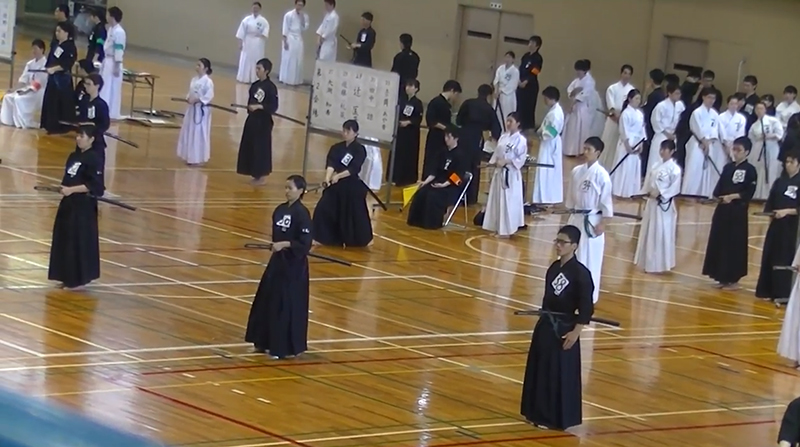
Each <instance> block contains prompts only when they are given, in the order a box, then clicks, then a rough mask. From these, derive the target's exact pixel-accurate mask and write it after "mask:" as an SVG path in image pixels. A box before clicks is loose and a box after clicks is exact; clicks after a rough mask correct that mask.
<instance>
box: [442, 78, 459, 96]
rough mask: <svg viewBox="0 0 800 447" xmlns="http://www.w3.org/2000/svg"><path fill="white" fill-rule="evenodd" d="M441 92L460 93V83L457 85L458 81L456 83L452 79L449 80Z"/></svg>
mask: <svg viewBox="0 0 800 447" xmlns="http://www.w3.org/2000/svg"><path fill="white" fill-rule="evenodd" d="M442 91H443V92H456V93H461V92H462V91H463V90H461V83H459V82H458V81H456V80H454V79H451V80H449V81H447V82H445V83H444V86H443V87H442Z"/></svg>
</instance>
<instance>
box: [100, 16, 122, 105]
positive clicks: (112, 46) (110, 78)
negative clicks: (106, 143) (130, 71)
mask: <svg viewBox="0 0 800 447" xmlns="http://www.w3.org/2000/svg"><path fill="white" fill-rule="evenodd" d="M106 19H107V20H108V37H107V38H106V41H105V43H104V44H103V51H104V53H105V58H103V65H102V68H101V69H100V73H102V75H103V83H104V85H105V86H106V88H104V89H103V90H102V93H101V94H102V96H103V99H104V100H105V102H106V103H108V111H109V113H111V119H112V120H119V119H122V115H120V109H121V106H122V71H123V69H122V60H123V59H124V57H125V47H126V45H127V43H126V40H127V37H126V35H125V30H124V29H122V25H120V22H122V10H121V9H119V8H117V7H116V6H112V7H111V8H108V12H107V13H106Z"/></svg>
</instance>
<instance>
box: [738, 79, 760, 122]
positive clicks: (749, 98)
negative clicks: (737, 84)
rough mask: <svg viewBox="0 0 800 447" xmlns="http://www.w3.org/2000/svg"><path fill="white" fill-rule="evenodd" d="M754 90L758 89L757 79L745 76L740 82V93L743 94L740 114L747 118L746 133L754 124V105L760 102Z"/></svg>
mask: <svg viewBox="0 0 800 447" xmlns="http://www.w3.org/2000/svg"><path fill="white" fill-rule="evenodd" d="M756 89H758V78H757V77H755V76H753V75H747V76H745V77H744V79H743V80H742V92H741V93H743V94H744V104H743V106H742V107H743V108H742V110H741V112H742V114H743V115H744V116H745V117H746V118H747V129H746V131H747V132H750V126H752V125H753V123H755V122H756V119H757V117H756V104H758V103H759V102H761V98H759V96H758V94H757V93H756Z"/></svg>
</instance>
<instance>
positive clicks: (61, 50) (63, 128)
mask: <svg viewBox="0 0 800 447" xmlns="http://www.w3.org/2000/svg"><path fill="white" fill-rule="evenodd" d="M74 34H75V28H74V27H73V26H72V24H71V23H69V22H61V23H59V24H58V26H57V27H56V36H57V40H56V42H57V43H56V46H54V47H51V48H50V54H49V55H48V56H47V62H46V64H45V65H46V67H47V68H45V70H47V74H48V76H47V87H45V89H44V97H43V99H42V116H41V127H42V128H43V129H45V130H46V131H47V133H48V134H64V133H67V132H69V131H70V130H72V128H71V127H69V126H67V125H64V124H61V123H60V121H66V122H69V123H72V122H75V90H74V89H73V87H72V76H70V73H71V72H72V65H73V64H75V59H76V58H77V55H78V50H77V49H76V48H75V41H74V40H73V36H74Z"/></svg>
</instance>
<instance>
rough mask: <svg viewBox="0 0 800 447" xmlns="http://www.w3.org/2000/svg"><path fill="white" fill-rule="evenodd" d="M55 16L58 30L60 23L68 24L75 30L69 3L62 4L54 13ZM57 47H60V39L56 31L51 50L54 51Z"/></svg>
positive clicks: (51, 41)
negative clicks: (70, 15)
mask: <svg viewBox="0 0 800 447" xmlns="http://www.w3.org/2000/svg"><path fill="white" fill-rule="evenodd" d="M53 16H54V17H55V19H56V28H58V24H59V23H63V22H67V23H69V24H70V25H73V29H74V24H73V23H72V20H71V19H70V17H69V5H68V4H67V3H61V4H60V5H58V6H56V9H55V11H54V12H53ZM57 46H58V37H57V36H56V31H55V30H54V31H53V38H52V39H51V40H50V48H51V50H52V49H53V48H55V47H57Z"/></svg>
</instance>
